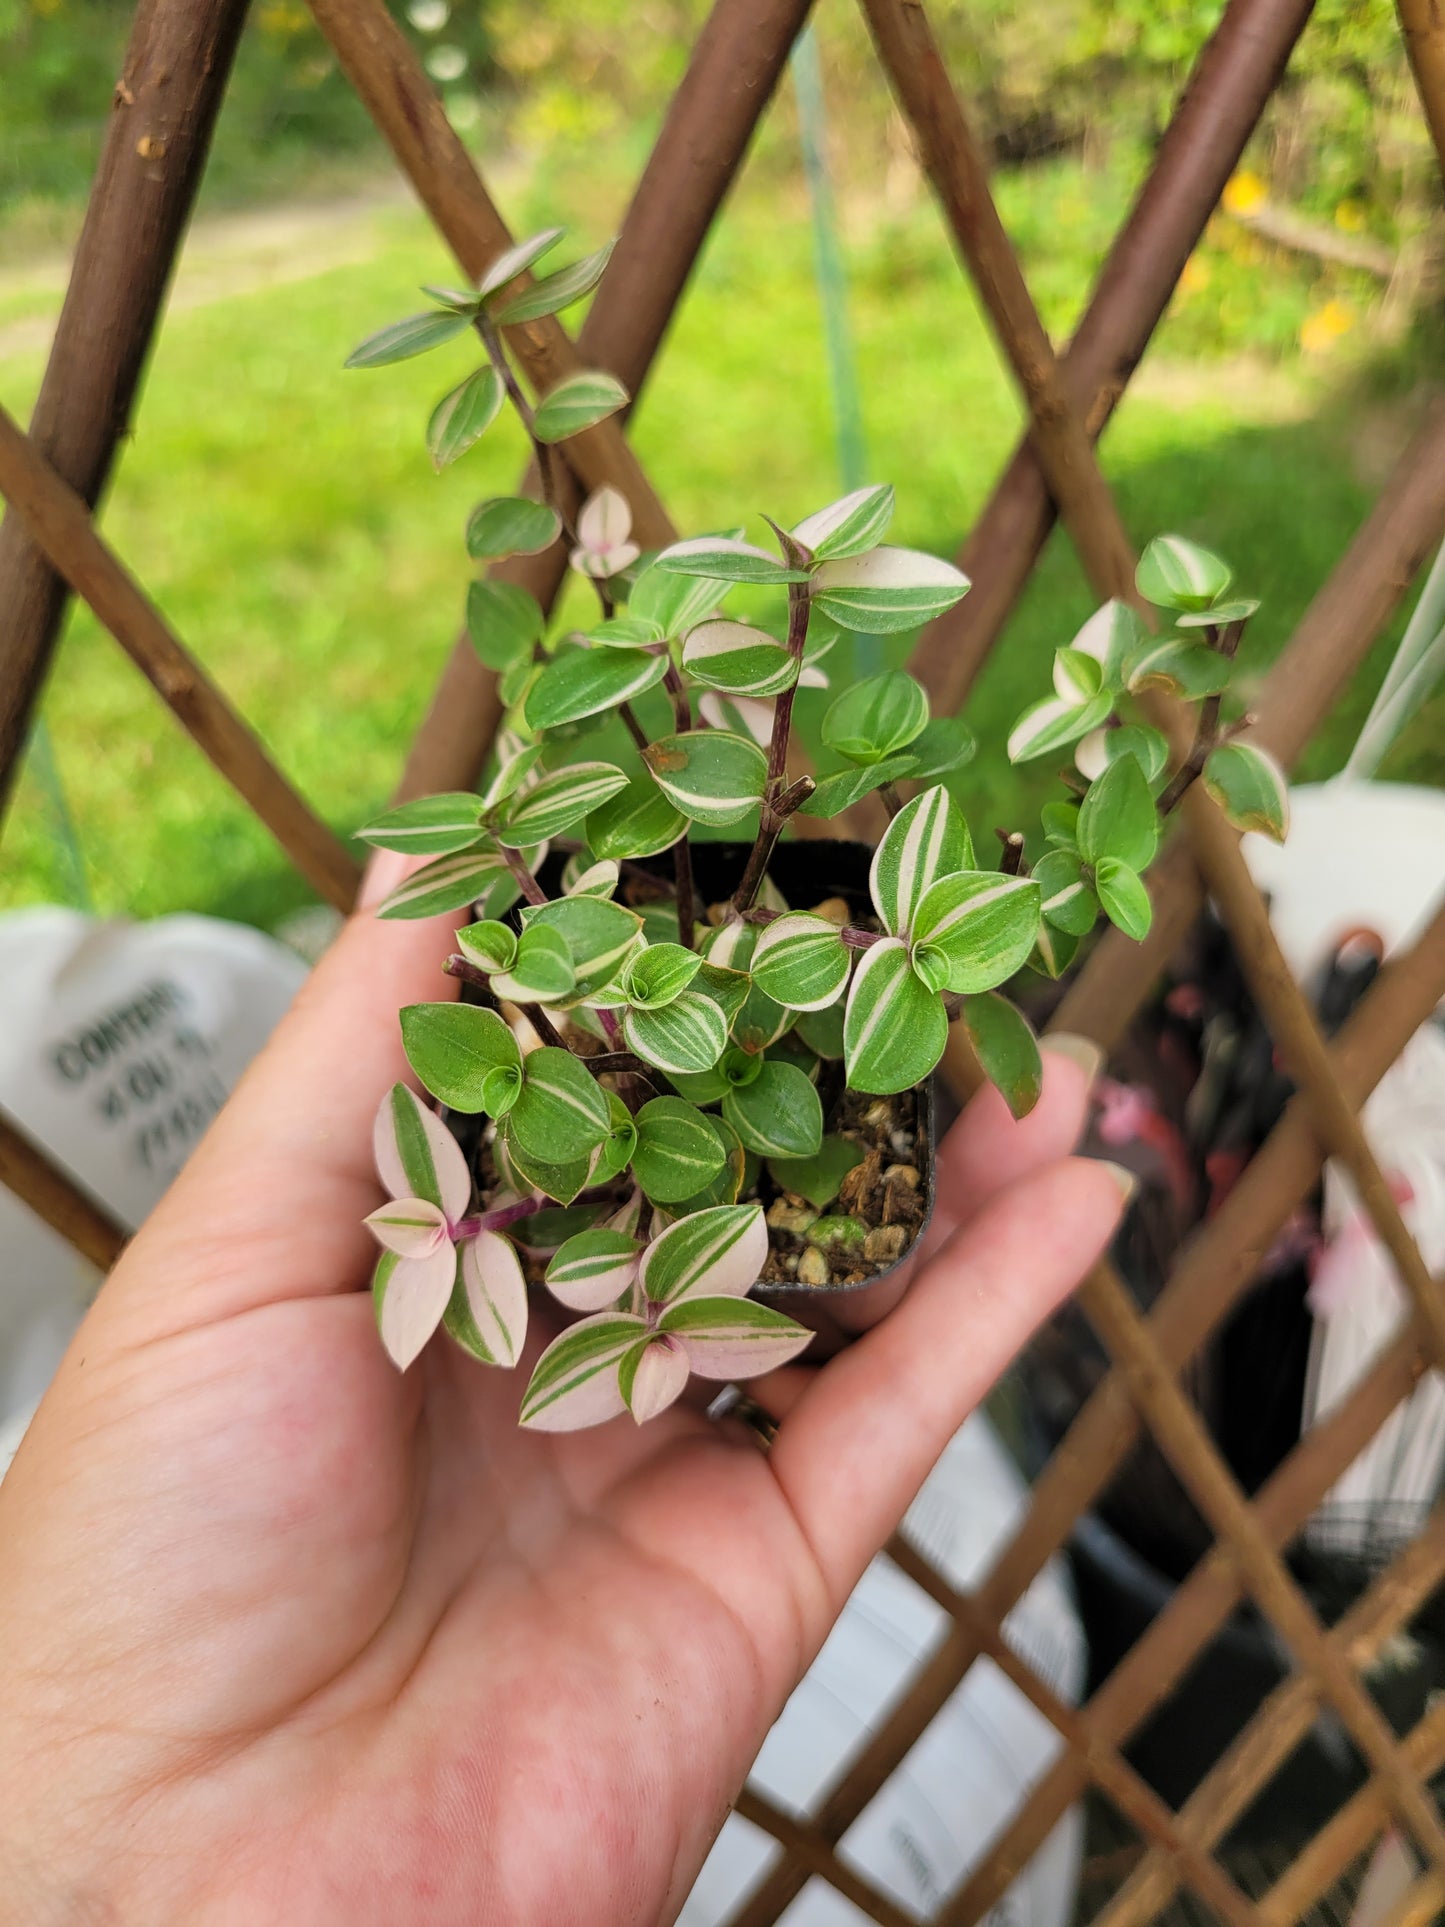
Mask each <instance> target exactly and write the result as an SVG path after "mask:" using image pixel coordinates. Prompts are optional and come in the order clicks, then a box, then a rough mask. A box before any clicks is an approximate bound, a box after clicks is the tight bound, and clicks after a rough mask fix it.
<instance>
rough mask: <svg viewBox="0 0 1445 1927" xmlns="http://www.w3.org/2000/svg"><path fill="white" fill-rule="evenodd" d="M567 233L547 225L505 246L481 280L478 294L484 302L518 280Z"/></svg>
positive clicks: (562, 228)
mask: <svg viewBox="0 0 1445 1927" xmlns="http://www.w3.org/2000/svg"><path fill="white" fill-rule="evenodd" d="M566 232H567V230H566V228H564V227H549V228H543V229H541V231H540V232H539V233H537V234H529V235H528V236H527V237H526V239H525V240H522V241H514V242H513V243H512V244H511V246H510V247H506V248H503V249H502V252H501V253H500V254H499V255H497V256H496V257H495V259H494V260H493V262H492V265H491V266H490V267H489V268H488V269H487V271H486V273H485V274H484V275H483V276H482V278H481V280H480V281H479V282H478V283H477V293H478V294H479V295H480V296H481V298H482V299H483V300H484V301H485V300H486V298H487V297H488V295H494V294H500V293H501V292H502V290H503V289H504V288H505V287H506V286H507V284H508V282H509V281H515V280H516V278H517V276H518V275H519V274H523V273H525V272H526V270H527V269H528V268H530V267H531V265H532V263H533V262H534V261H539V260H540V259H541V258H542V256H543V255H544V254H547V253H549V252H550V251H551V250H552V249H553V248H555V247H556V245H557V243H558V242H559V241H560V240H561V239H562V236H563V235H564V234H565V233H566Z"/></svg>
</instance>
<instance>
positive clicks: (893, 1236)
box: [863, 1224, 909, 1265]
mask: <svg viewBox="0 0 1445 1927" xmlns="http://www.w3.org/2000/svg"><path fill="white" fill-rule="evenodd" d="M908 1238H909V1233H908V1227H907V1226H906V1225H901V1224H879V1225H875V1226H874V1227H873V1229H872V1230H871V1231H870V1232H869V1233H868V1236H867V1237H866V1238H865V1239H864V1240H863V1256H864V1257H865V1258H866V1259H867V1260H868V1261H869V1263H870V1264H875V1265H891V1264H895V1263H896V1262H897V1261H898V1259H900V1258H901V1257H902V1256H903V1253H904V1251H905V1250H906V1248H907V1245H908Z"/></svg>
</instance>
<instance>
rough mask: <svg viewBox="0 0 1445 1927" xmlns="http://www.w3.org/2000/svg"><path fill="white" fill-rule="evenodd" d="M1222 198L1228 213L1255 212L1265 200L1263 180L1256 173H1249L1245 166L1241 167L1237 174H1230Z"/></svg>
mask: <svg viewBox="0 0 1445 1927" xmlns="http://www.w3.org/2000/svg"><path fill="white" fill-rule="evenodd" d="M1222 199H1223V201H1224V206H1225V208H1226V210H1227V211H1228V212H1229V213H1230V214H1239V215H1243V216H1248V215H1250V214H1257V213H1258V212H1259V210H1260V208H1262V207H1263V206H1264V202H1265V185H1264V182H1263V181H1262V180H1261V179H1260V178H1259V176H1258V174H1251V173H1250V172H1249V170H1248V169H1247V168H1244V169H1241V171H1240V172H1239V173H1238V174H1231V175H1230V177H1229V179H1228V181H1227V182H1226V183H1225V188H1224V194H1223V196H1222Z"/></svg>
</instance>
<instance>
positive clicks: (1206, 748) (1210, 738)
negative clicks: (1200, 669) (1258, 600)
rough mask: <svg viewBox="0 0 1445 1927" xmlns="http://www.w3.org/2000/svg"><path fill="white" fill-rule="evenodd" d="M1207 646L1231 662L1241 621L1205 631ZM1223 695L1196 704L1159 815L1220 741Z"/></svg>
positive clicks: (1177, 800) (1199, 771)
mask: <svg viewBox="0 0 1445 1927" xmlns="http://www.w3.org/2000/svg"><path fill="white" fill-rule="evenodd" d="M1205 633H1206V635H1207V636H1208V638H1209V646H1210V647H1211V648H1212V649H1213V650H1214V651H1215V652H1216V653H1217V654H1218V655H1221V656H1223V657H1224V659H1225V661H1226V662H1233V660H1234V658H1235V656H1236V655H1237V654H1238V652H1239V644H1240V639H1241V637H1242V636H1243V635H1244V624H1243V622H1229V623H1226V624H1225V626H1224V628H1223V629H1222V630H1220V629H1215V628H1210V629H1208V630H1206V631H1205ZM1223 700H1224V698H1223V696H1222V695H1221V696H1206V697H1205V699H1204V701H1203V702H1202V703H1201V704H1200V706H1199V722H1198V724H1197V725H1196V727H1195V731H1194V741H1193V743H1192V744H1191V746H1190V750H1189V754H1188V756H1187V757H1186V758H1185V759H1184V761H1183V762H1182V763H1181V764H1180V765H1179V768H1178V769H1177V770H1176V771H1175V772H1174V774H1173V776H1172V777H1171V778H1170V779H1169V782H1168V784H1167V786H1166V787H1165V789H1164V790H1163V791H1162V793H1161V794H1160V797H1159V814H1160V815H1161V816H1168V815H1169V814H1170V812H1171V811H1173V810H1176V809H1178V807H1179V805H1180V803H1181V801H1182V800H1183V798H1184V794H1185V792H1186V790H1188V789H1189V788H1190V786H1191V785H1192V784H1193V783H1194V782H1195V781H1196V780H1197V779H1198V778H1199V777H1200V776H1202V775H1203V773H1204V765H1205V764H1206V763H1207V762H1208V761H1209V757H1210V752H1211V751H1212V750H1213V749H1214V748H1215V747H1216V746H1217V745H1218V743H1219V742H1220V740H1221V738H1220V732H1219V706H1220V704H1221V703H1222V702H1223Z"/></svg>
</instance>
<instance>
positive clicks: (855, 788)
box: [798, 731, 927, 817]
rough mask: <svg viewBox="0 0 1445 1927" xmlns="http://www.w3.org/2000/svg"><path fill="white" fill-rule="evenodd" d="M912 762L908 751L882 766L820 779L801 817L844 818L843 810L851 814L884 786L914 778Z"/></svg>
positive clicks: (888, 758)
mask: <svg viewBox="0 0 1445 1927" xmlns="http://www.w3.org/2000/svg"><path fill="white" fill-rule="evenodd" d="M924 733H925V734H926V733H927V732H926V731H925V732H924ZM919 741H920V742H921V741H922V737H920V738H919ZM913 762H914V758H913V752H912V751H911V750H909V751H907V752H905V753H904V754H903V755H901V756H886V757H885V758H884V759H883V761H882V762H881V763H868V764H866V765H861V766H859V767H856V768H853V769H840V770H836V771H835V772H834V773H833V774H832V775H831V776H820V777H819V778H818V787H817V788H816V789H815V790H814V791H813V794H812V795H811V796H810V797H809V798H808V800H807V802H806V803H804V804H803V805H802V807H801V809H800V810H799V812H798V814H799V815H800V816H822V817H828V816H841V815H842V814H843V812H844V810H851V809H852V807H853V805H854V804H855V803H861V802H862V800H863V798H864V797H865V796H870V795H871V794H872V793H873V791H874V790H876V789H877V788H879V786H880V785H881V784H883V783H893V782H896V781H897V780H898V778H899V777H900V776H911V775H912V774H913Z"/></svg>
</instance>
